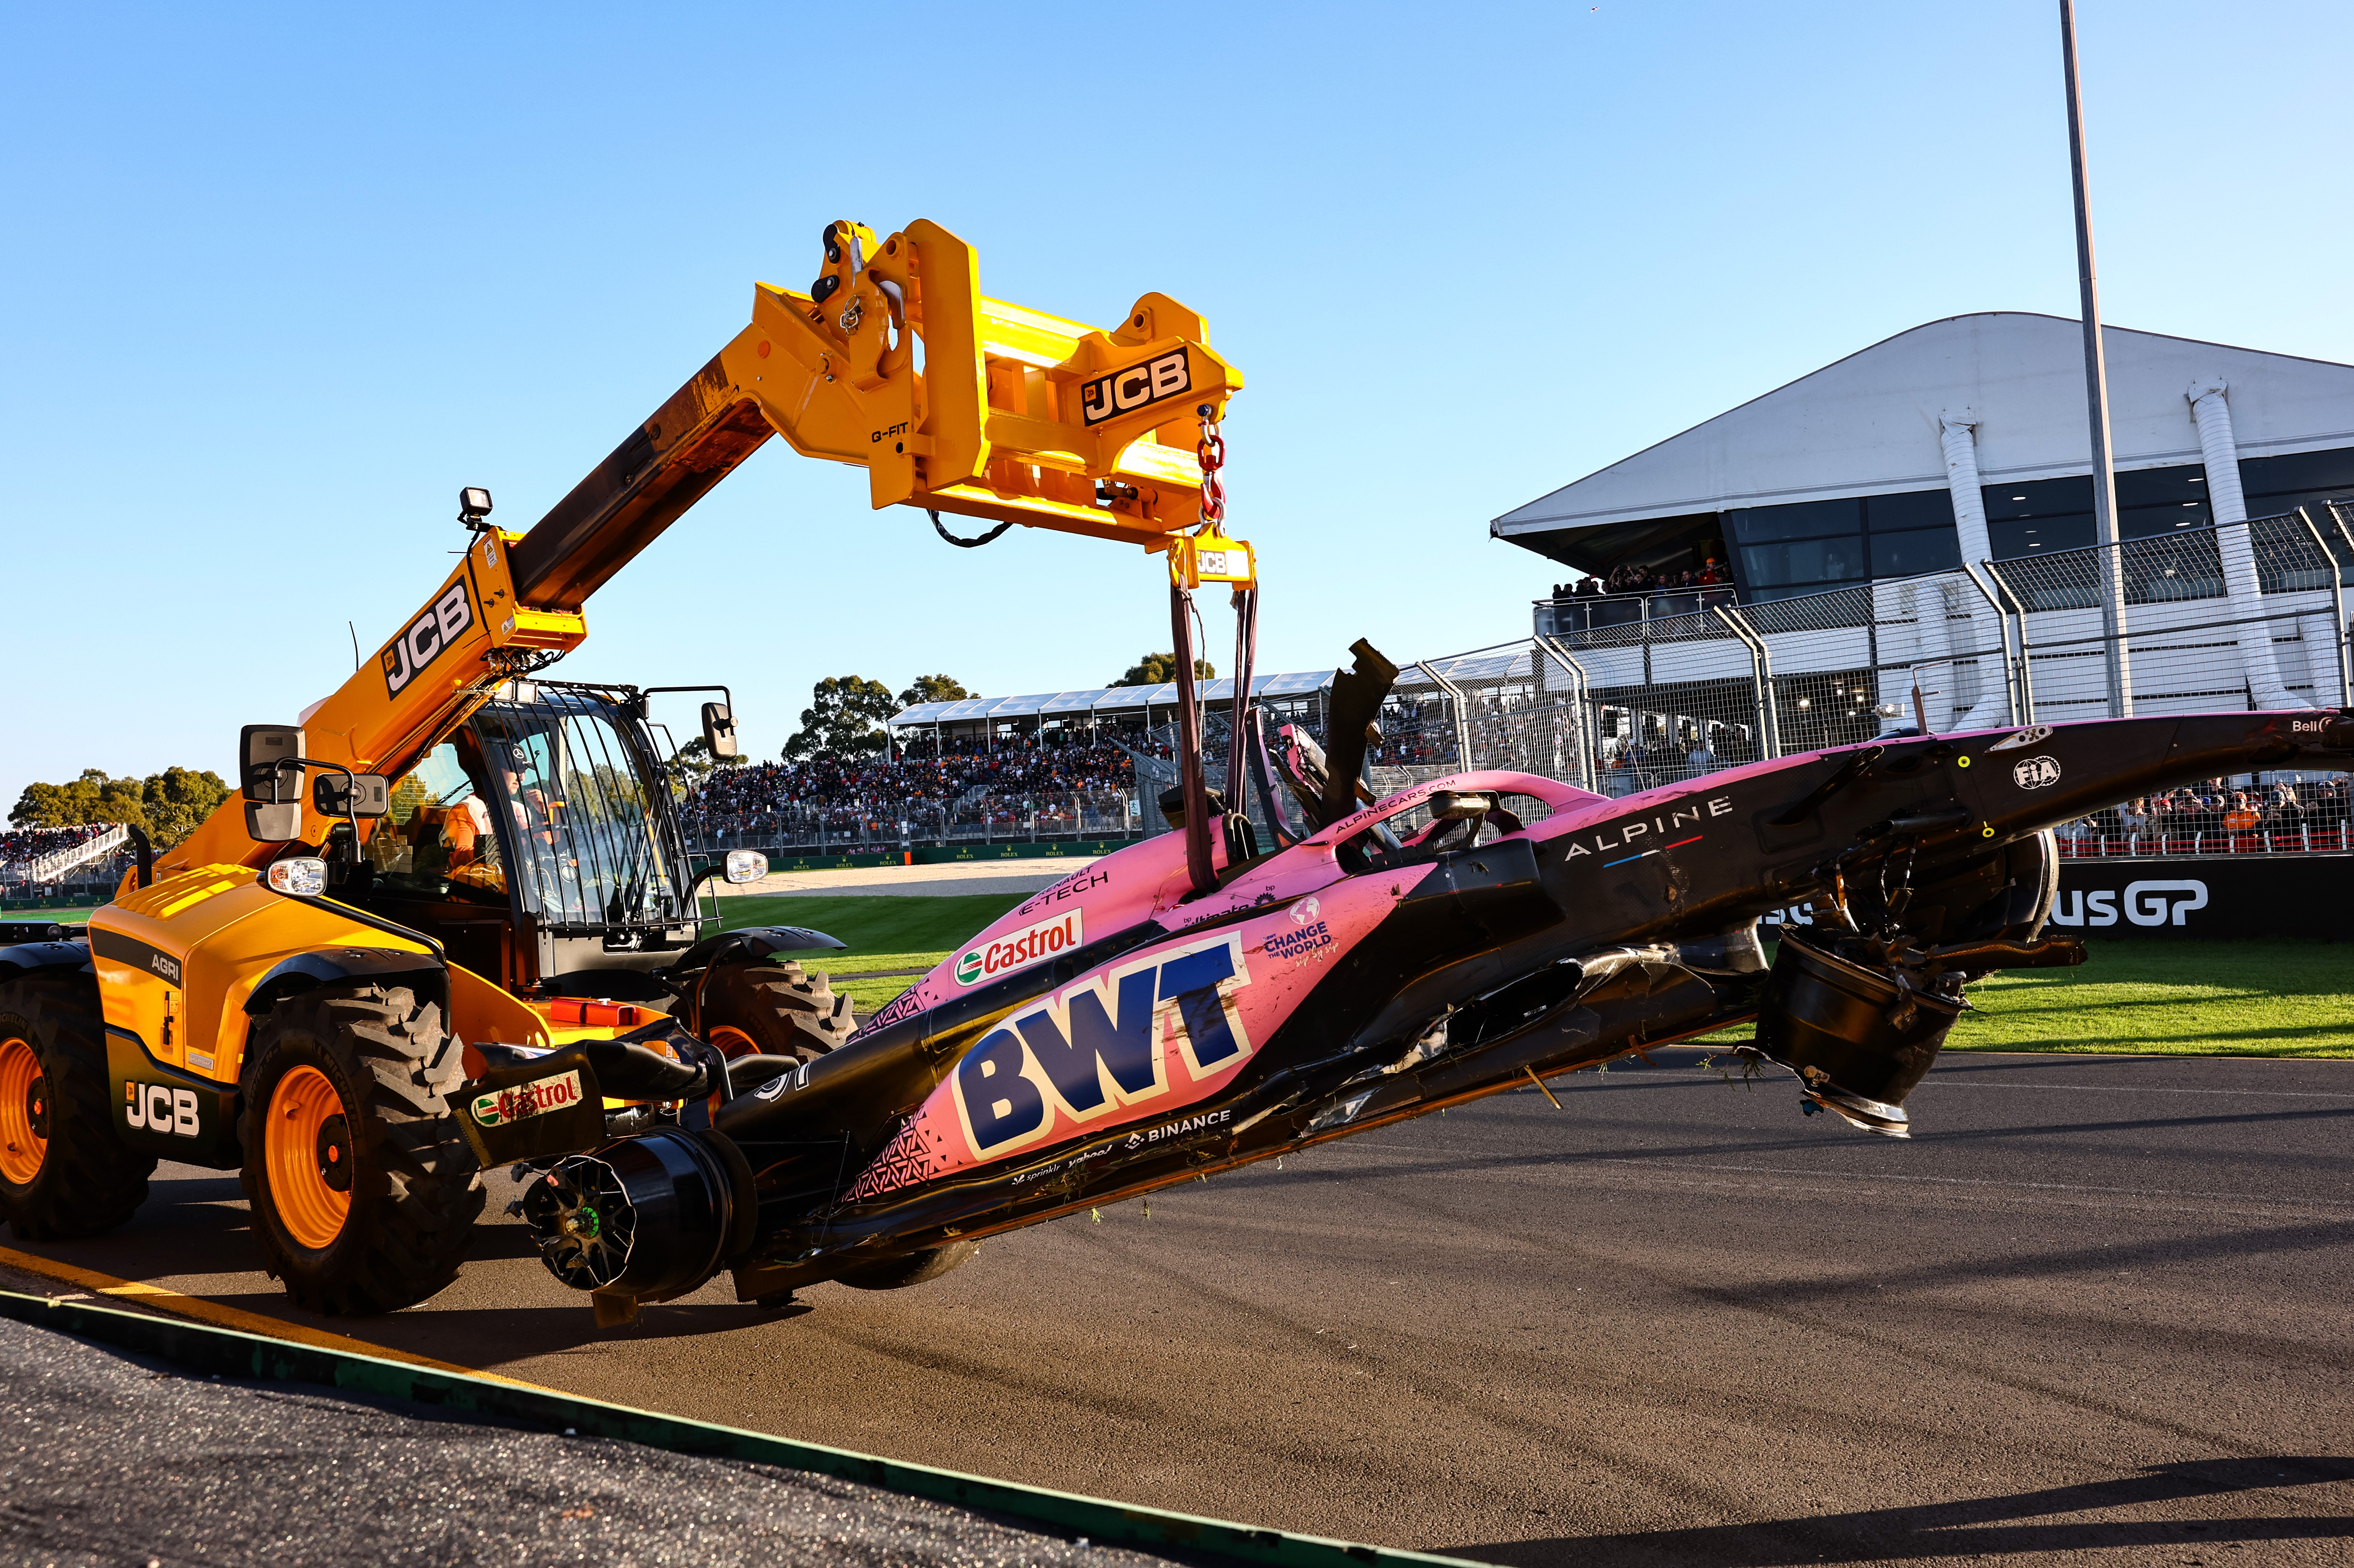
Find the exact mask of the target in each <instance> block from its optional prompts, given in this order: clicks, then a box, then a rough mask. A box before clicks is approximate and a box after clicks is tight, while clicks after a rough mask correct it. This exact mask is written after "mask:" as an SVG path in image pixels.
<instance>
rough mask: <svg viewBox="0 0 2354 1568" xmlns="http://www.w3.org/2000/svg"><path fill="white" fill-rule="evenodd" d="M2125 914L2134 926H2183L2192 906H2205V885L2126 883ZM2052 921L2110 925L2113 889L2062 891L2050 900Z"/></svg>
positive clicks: (2114, 920)
mask: <svg viewBox="0 0 2354 1568" xmlns="http://www.w3.org/2000/svg"><path fill="white" fill-rule="evenodd" d="M2125 901H2126V908H2125V916H2126V919H2128V920H2130V921H2132V922H2133V923H2134V924H2135V925H2137V926H2167V925H2173V926H2187V925H2189V924H2190V922H2189V921H2188V920H2186V919H2185V918H2184V916H2187V915H2189V914H2190V912H2191V911H2192V910H2193V909H2204V908H2206V907H2207V885H2206V884H2205V883H2203V882H2193V881H2190V880H2188V879H2185V880H2183V881H2180V882H2129V883H2127V884H2126V892H2125ZM2116 923H2117V895H2116V891H2115V889H2114V888H2106V887H2102V888H2094V889H2093V890H2092V891H2090V892H2083V893H2063V894H2062V895H2060V896H2059V897H2058V898H2056V899H2054V900H2052V924H2053V925H2054V926H2114V925H2115V924H2116Z"/></svg>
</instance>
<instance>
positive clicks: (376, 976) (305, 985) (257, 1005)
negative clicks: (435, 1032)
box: [245, 948, 450, 1019]
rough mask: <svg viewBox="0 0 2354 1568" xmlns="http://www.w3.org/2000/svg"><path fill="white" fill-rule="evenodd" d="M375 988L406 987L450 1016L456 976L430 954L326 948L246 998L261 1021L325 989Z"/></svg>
mask: <svg viewBox="0 0 2354 1568" xmlns="http://www.w3.org/2000/svg"><path fill="white" fill-rule="evenodd" d="M352 982H373V983H376V984H381V985H405V986H407V987H408V989H409V990H411V991H415V992H417V994H418V999H419V1001H430V1002H432V1003H434V1004H435V1005H436V1006H438V1007H440V1009H441V1014H442V1017H443V1018H445V1019H446V1018H448V1016H449V1013H450V971H449V970H448V969H446V968H444V967H443V966H442V965H441V964H440V962H439V961H438V960H436V959H434V957H433V955H432V954H430V953H419V952H416V951H413V950H410V949H408V948H317V949H313V950H311V951H307V952H301V953H297V954H295V955H294V956H293V957H292V958H291V959H281V961H280V962H279V963H278V964H277V965H276V966H275V967H273V968H272V969H270V972H269V973H268V974H266V975H264V976H262V977H261V979H260V980H259V981H257V982H256V983H255V985H254V988H253V994H252V995H250V996H249V997H247V998H246V1001H245V1011H246V1012H247V1013H248V1014H249V1016H251V1017H255V1018H260V1017H261V1016H263V1015H264V1014H266V1013H267V1012H269V1011H270V1009H271V1008H273V1007H275V1006H277V1005H278V1003H279V1001H281V999H283V998H285V997H290V996H294V995H297V994H299V993H301V992H302V991H311V990H313V989H315V988H317V987H319V986H323V985H342V984H348V983H352Z"/></svg>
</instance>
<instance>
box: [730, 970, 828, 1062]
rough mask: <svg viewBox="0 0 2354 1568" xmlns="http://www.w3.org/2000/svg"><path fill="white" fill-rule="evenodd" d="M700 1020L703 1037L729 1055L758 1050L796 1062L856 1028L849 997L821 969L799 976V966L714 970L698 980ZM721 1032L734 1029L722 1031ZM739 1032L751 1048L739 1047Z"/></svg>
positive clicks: (822, 1050) (809, 1057)
mask: <svg viewBox="0 0 2354 1568" xmlns="http://www.w3.org/2000/svg"><path fill="white" fill-rule="evenodd" d="M701 1022H702V1025H703V1029H702V1033H703V1038H704V1039H705V1040H709V1041H711V1043H712V1044H715V1045H717V1046H718V1047H719V1048H720V1050H721V1051H723V1052H726V1054H728V1055H730V1056H736V1055H750V1054H759V1055H763V1056H790V1057H791V1058H792V1059H793V1060H794V1061H796V1062H809V1061H813V1060H815V1059H816V1058H818V1057H820V1056H822V1055H824V1054H826V1053H827V1052H829V1051H831V1050H832V1049H833V1048H834V1047H835V1046H837V1045H839V1044H842V1043H843V1041H845V1040H847V1039H849V1038H850V1036H851V1033H852V1032H853V1031H854V1030H855V1029H856V1028H857V1027H858V1025H857V1023H856V1022H854V1020H853V1019H852V1017H851V1012H850V999H849V998H848V997H846V996H836V995H835V994H834V992H833V986H832V982H830V981H829V980H827V979H826V977H825V972H824V971H823V970H822V969H821V970H818V971H816V972H815V973H813V974H803V973H802V972H801V965H799V964H730V965H728V966H727V967H726V968H725V969H715V970H714V971H712V973H711V975H710V977H709V978H708V979H706V980H705V981H704V984H703V1016H702V1020H701ZM726 1031H732V1032H733V1033H721V1032H726ZM738 1034H740V1035H741V1036H742V1037H743V1039H744V1040H749V1041H750V1042H751V1043H752V1046H751V1049H750V1050H745V1049H742V1045H743V1040H738V1039H737V1038H735V1035H738ZM715 1036H716V1037H715ZM731 1046H734V1047H737V1049H730V1047H731Z"/></svg>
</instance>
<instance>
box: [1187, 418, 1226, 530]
mask: <svg viewBox="0 0 2354 1568" xmlns="http://www.w3.org/2000/svg"><path fill="white" fill-rule="evenodd" d="M1197 412H1199V413H1200V415H1201V416H1202V441H1201V444H1200V445H1199V446H1197V447H1195V448H1194V449H1193V452H1194V456H1196V457H1198V458H1199V459H1201V461H1202V521H1203V522H1204V523H1210V524H1217V523H1222V522H1224V521H1225V515H1226V487H1225V483H1224V482H1221V481H1220V480H1219V478H1218V470H1220V469H1222V468H1224V467H1225V465H1226V438H1225V437H1224V436H1222V435H1220V434H1219V433H1218V422H1217V419H1216V418H1214V415H1213V413H1212V411H1211V405H1210V404H1207V403H1204V404H1203V405H1202V406H1201V408H1199V409H1198V410H1197Z"/></svg>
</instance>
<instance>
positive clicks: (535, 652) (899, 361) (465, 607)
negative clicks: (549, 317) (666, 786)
mask: <svg viewBox="0 0 2354 1568" xmlns="http://www.w3.org/2000/svg"><path fill="white" fill-rule="evenodd" d="M822 243H823V246H824V252H825V261H824V268H823V270H822V271H821V272H820V273H819V275H818V277H817V279H816V281H815V282H813V283H812V284H811V288H810V290H809V291H808V292H807V293H805V294H804V293H796V292H794V291H791V290H789V289H780V288H777V287H775V286H773V285H771V284H768V283H759V284H756V285H755V286H754V289H753V296H752V321H751V324H750V325H748V326H747V327H746V328H745V329H744V330H743V331H742V332H740V333H738V334H737V335H736V337H735V339H734V340H733V341H731V342H730V343H729V344H727V345H726V347H725V348H723V349H721V350H720V351H719V353H718V354H717V355H714V356H713V357H712V359H711V361H710V363H708V364H706V365H705V366H704V367H703V368H702V369H701V370H699V371H697V372H696V373H695V376H693V377H692V378H691V379H689V380H688V381H687V383H686V384H685V385H684V387H680V388H679V389H678V390H677V391H676V392H675V393H673V394H672V395H671V397H669V398H668V399H667V400H666V401H664V402H663V405H662V407H661V408H658V409H656V410H655V412H654V414H653V415H652V418H648V419H646V420H645V421H644V422H643V423H642V424H641V425H640V426H639V427H638V428H637V429H635V430H634V431H632V432H631V435H630V437H629V439H628V440H624V441H623V442H622V443H621V444H620V446H619V447H617V448H615V449H614V450H613V451H612V453H611V454H610V456H608V457H607V458H606V459H605V461H603V462H601V463H599V464H598V465H597V467H596V468H595V469H594V470H593V471H591V472H590V473H589V474H588V477H586V478H585V479H583V480H581V482H579V483H578V484H577V485H575V486H574V487H573V489H572V491H571V493H569V494H567V495H566V496H565V497H564V499H563V500H562V501H559V502H558V503H557V504H556V505H555V506H554V507H552V508H550V509H549V511H548V513H547V514H546V516H545V517H543V518H542V519H541V520H540V521H539V523H538V524H536V525H535V526H534V527H533V528H532V529H531V530H530V532H528V533H526V534H514V533H509V532H506V531H504V530H500V529H495V528H493V527H491V526H490V525H489V524H486V523H483V522H482V521H480V519H479V518H478V517H470V518H469V522H470V523H471V524H472V526H474V528H475V530H476V537H475V540H474V542H473V544H472V546H470V547H469V549H468V550H467V552H466V556H465V560H464V563H463V564H462V565H461V566H460V567H458V568H457V569H456V570H455V571H453V572H452V573H451V575H450V577H448V578H447V579H446V580H445V581H444V582H443V583H442V585H441V587H440V589H439V590H438V591H437V592H436V593H435V594H434V596H433V598H432V599H429V601H428V602H427V603H426V605H425V606H424V608H423V609H421V610H420V611H419V613H418V614H417V615H416V616H414V617H413V618H411V620H409V621H408V624H407V625H406V626H404V627H403V628H402V629H401V630H400V631H399V632H398V634H397V635H396V636H395V637H394V638H393V639H392V641H389V642H388V643H387V644H386V645H385V646H384V648H383V649H382V650H381V651H380V652H379V653H378V655H377V657H376V662H375V664H374V665H373V666H372V667H366V668H363V669H361V670H360V671H358V672H356V673H355V674H354V675H353V676H352V677H351V679H350V680H348V681H346V682H345V683H344V684H343V685H342V686H341V687H340V688H339V689H338V690H337V691H336V692H335V693H334V694H333V695H332V696H330V697H328V698H327V699H326V700H325V701H324V702H323V703H320V704H318V705H316V706H314V707H313V708H312V709H311V710H309V711H308V712H306V713H305V714H304V715H302V723H303V724H304V725H305V726H307V734H308V736H309V738H308V740H307V741H306V745H307V746H308V747H309V748H310V750H311V752H312V753H313V755H314V756H316V757H318V758H322V759H324V760H331V761H334V762H337V763H342V764H345V765H346V766H349V767H351V768H355V769H358V770H363V771H378V772H385V773H393V772H398V770H400V769H401V768H404V767H406V766H408V763H409V762H410V761H411V760H412V759H413V758H415V757H416V756H417V755H418V754H419V752H420V751H421V750H422V749H423V748H424V747H426V746H427V745H428V744H429V743H430V742H431V741H433V740H434V739H435V738H436V737H437V736H440V735H443V734H445V733H447V732H448V730H449V729H450V728H451V726H453V725H455V724H457V723H458V722H459V721H461V720H462V719H463V718H464V717H465V716H466V715H468V714H469V713H471V712H472V710H473V709H474V708H475V707H476V706H478V705H480V704H482V702H484V701H487V700H488V698H489V696H490V694H491V693H492V692H493V690H494V689H495V688H496V686H497V685H498V684H499V683H501V682H503V681H505V680H508V679H511V678H513V677H514V676H516V675H518V674H522V673H528V672H529V671H530V670H531V669H534V668H536V667H537V666H539V665H540V664H543V663H545V662H548V661H550V660H552V659H555V658H557V657H561V656H562V655H563V654H564V653H566V652H570V651H571V650H572V649H573V648H575V647H578V645H579V644H580V643H581V642H582V641H584V640H585V639H586V638H587V636H588V623H587V620H585V618H584V616H583V614H582V610H583V607H584V606H585V605H586V604H587V602H588V596H589V595H590V594H592V593H594V592H596V590H597V589H598V588H600V587H602V586H603V585H604V584H605V583H606V582H607V581H608V580H609V579H610V578H611V577H613V576H614V574H615V573H617V572H619V571H620V569H621V568H622V567H625V566H627V565H628V564H629V563H630V562H631V560H632V559H634V558H635V557H636V556H637V555H638V553H639V552H640V551H642V550H643V549H644V548H645V547H646V546H648V545H650V544H652V542H653V540H654V539H655V538H657V537H658V536H660V535H661V534H662V532H663V529H665V528H667V527H668V526H670V524H672V523H673V522H674V521H675V520H676V519H677V518H678V517H679V516H680V515H681V514H684V512H685V511H686V510H687V509H688V508H689V507H691V506H693V505H694V504H695V503H696V502H697V501H699V500H701V499H702V497H703V495H704V494H705V493H706V492H707V491H709V490H710V489H711V488H712V486H714V485H716V484H717V483H718V482H720V481H721V480H722V479H725V478H726V476H727V475H728V473H730V472H731V471H734V469H735V468H736V466H737V464H739V463H741V462H742V461H744V460H745V459H746V458H748V457H749V456H750V455H751V454H752V452H753V451H754V450H757V449H758V447H759V446H760V444H761V443H762V442H764V441H766V440H768V439H769V436H771V435H781V436H783V437H784V438H785V440H787V441H788V442H790V444H791V446H792V447H793V449H794V450H797V451H799V452H801V453H802V454H804V455H805V456H810V457H820V458H831V459H832V460H834V461H838V462H847V463H855V464H857V465H859V466H861V467H864V469H865V470H866V471H867V474H868V479H869V494H870V497H871V499H872V503H873V504H874V505H875V508H877V509H878V510H879V509H880V508H882V507H885V506H889V505H893V504H907V505H913V506H923V507H928V508H931V509H934V510H936V511H942V512H955V513H961V514H967V515H970V516H977V517H985V518H989V519H992V520H994V521H999V522H1013V523H1021V524H1026V525H1028V526H1031V527H1039V528H1051V529H1055V530H1057V531H1059V532H1062V533H1069V534H1083V535H1089V536H1091V537H1095V538H1103V539H1115V540H1124V541H1127V542H1129V543H1131V544H1136V545H1140V546H1143V547H1145V548H1146V549H1148V550H1162V549H1166V548H1167V547H1168V546H1169V542H1170V540H1171V538H1172V535H1178V534H1180V533H1182V531H1184V530H1186V529H1188V528H1192V527H1193V526H1195V525H1196V524H1200V523H1202V522H1203V521H1204V509H1203V505H1202V472H1201V469H1200V467H1199V465H1198V462H1197V459H1196V455H1195V452H1194V450H1193V447H1194V435H1193V432H1194V431H1195V430H1196V429H1198V428H1199V424H1200V421H1202V420H1203V419H1204V418H1207V419H1209V420H1213V421H1214V420H1215V419H1216V418H1219V417H1221V416H1222V415H1223V414H1224V412H1225V402H1226V399H1227V398H1228V397H1231V396H1232V395H1233V394H1234V393H1235V392H1236V391H1238V390H1240V389H1241V387H1242V377H1241V376H1239V375H1238V374H1237V373H1236V372H1235V370H1234V369H1233V367H1232V366H1228V365H1227V364H1226V362H1225V360H1223V359H1221V358H1219V357H1218V356H1217V355H1214V354H1213V353H1212V352H1211V351H1210V347H1209V342H1208V339H1209V331H1208V327H1207V326H1206V324H1205V323H1204V322H1203V320H1202V318H1201V317H1200V316H1199V315H1197V314H1195V313H1193V312H1192V311H1190V310H1188V309H1186V308H1185V307H1184V306H1183V305H1181V304H1179V303H1178V302H1176V301H1174V300H1172V299H1170V298H1169V297H1168V296H1166V295H1164V294H1147V295H1145V296H1144V297H1142V298H1141V299H1140V300H1138V301H1137V302H1136V303H1135V305H1134V306H1133V307H1132V308H1131V309H1130V310H1129V313H1128V315H1127V316H1126V318H1125V319H1124V320H1123V321H1122V322H1121V323H1120V324H1119V326H1118V327H1117V328H1115V329H1114V330H1112V331H1111V332H1108V333H1106V332H1102V331H1099V330H1097V329H1096V328H1094V327H1090V326H1087V325H1086V324H1084V323H1079V322H1075V321H1069V320H1066V319H1065V318H1063V317H1060V316H1051V315H1047V314H1045V313H1043V312H1038V311H1032V310H1028V309H1025V308H1024V307H1023V306H1020V305H1013V304H1007V303H1004V302H1001V301H996V300H991V299H988V298H985V297H984V296H983V295H982V294H981V291H980V283H979V273H978V269H977V266H976V261H975V258H974V254H973V251H972V248H971V247H970V246H969V245H967V244H965V242H964V241H963V240H961V239H959V238H957V237H956V236H955V235H953V234H951V233H949V231H948V230H947V229H945V228H940V227H939V226H938V224H934V223H930V222H925V221H918V222H916V223H913V224H910V225H909V226H908V227H907V228H906V229H905V230H903V231H901V232H900V233H897V234H894V235H892V236H890V237H889V238H885V239H881V240H877V239H876V238H875V234H874V232H873V231H872V230H870V229H868V228H865V227H864V226H863V225H859V224H852V223H832V224H828V225H827V226H826V228H825V230H824V233H823V235H822ZM919 349H920V354H919V352H918V350H919ZM306 810H307V808H306ZM270 853H273V852H272V851H271V850H270V848H269V847H267V846H263V847H260V848H257V847H256V846H254V845H253V844H252V843H251V842H249V840H248V839H247V837H246V833H245V831H244V826H243V821H242V809H241V806H240V803H239V800H237V799H236V798H234V797H232V798H231V800H229V801H228V803H227V804H226V805H225V806H224V807H223V808H222V810H220V811H218V812H216V813H215V815H214V817H213V818H212V819H211V820H210V821H207V823H206V824H205V826H204V827H203V828H201V829H199V830H198V831H197V832H196V833H195V834H193V835H191V837H190V838H189V839H188V840H187V841H186V842H185V843H184V844H182V845H181V846H180V847H179V849H178V850H177V851H176V852H175V853H174V854H172V855H171V856H170V857H169V860H168V862H167V863H166V865H165V867H164V869H167V870H169V869H179V868H183V867H186V866H190V865H196V864H204V863H222V862H228V861H256V860H258V859H260V858H266V857H267V856H268V855H269V854H270Z"/></svg>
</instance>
